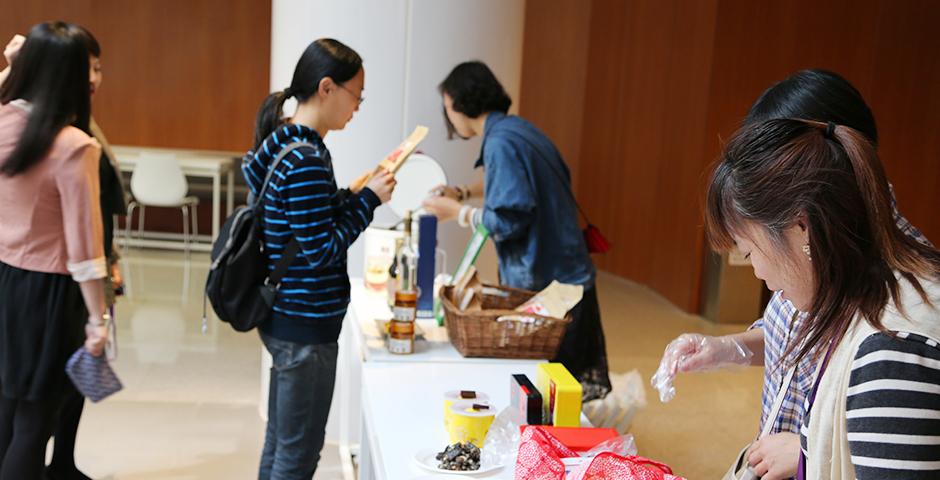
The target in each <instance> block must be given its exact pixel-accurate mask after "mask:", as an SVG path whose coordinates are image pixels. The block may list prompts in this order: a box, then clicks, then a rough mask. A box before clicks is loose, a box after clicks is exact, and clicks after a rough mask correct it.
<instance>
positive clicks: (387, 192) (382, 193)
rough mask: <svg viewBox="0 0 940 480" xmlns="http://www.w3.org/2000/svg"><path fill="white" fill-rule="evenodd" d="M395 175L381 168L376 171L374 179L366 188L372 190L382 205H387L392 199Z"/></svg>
mask: <svg viewBox="0 0 940 480" xmlns="http://www.w3.org/2000/svg"><path fill="white" fill-rule="evenodd" d="M395 183H396V182H395V175H393V174H392V173H391V172H389V171H388V170H386V169H384V168H382V167H379V168H377V169H376V171H375V174H374V175H372V179H371V180H369V183H367V184H366V188H368V189H369V190H372V193H374V194H375V195H376V196H377V197H379V200H381V201H382V203H387V202H388V201H389V200H391V198H392V192H393V191H394V190H395Z"/></svg>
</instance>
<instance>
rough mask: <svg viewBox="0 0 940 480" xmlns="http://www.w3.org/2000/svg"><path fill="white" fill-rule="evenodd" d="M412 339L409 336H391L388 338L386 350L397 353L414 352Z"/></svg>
mask: <svg viewBox="0 0 940 480" xmlns="http://www.w3.org/2000/svg"><path fill="white" fill-rule="evenodd" d="M414 350H415V344H414V339H411V338H405V339H401V338H391V337H389V339H388V351H389V352H391V353H397V354H409V353H414Z"/></svg>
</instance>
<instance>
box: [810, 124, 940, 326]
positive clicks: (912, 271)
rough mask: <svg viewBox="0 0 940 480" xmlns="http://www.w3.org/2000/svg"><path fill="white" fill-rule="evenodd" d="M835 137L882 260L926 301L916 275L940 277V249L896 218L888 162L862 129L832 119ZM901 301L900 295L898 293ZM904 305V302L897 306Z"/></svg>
mask: <svg viewBox="0 0 940 480" xmlns="http://www.w3.org/2000/svg"><path fill="white" fill-rule="evenodd" d="M829 125H832V127H827V132H828V131H829V130H832V135H830V136H828V137H831V139H832V140H834V141H836V142H838V143H839V145H840V146H841V148H842V149H843V150H844V151H845V155H846V158H847V159H848V161H849V162H850V163H851V165H852V171H853V172H854V174H855V181H856V183H857V185H858V189H859V192H860V193H861V197H862V200H863V201H864V202H865V208H866V210H867V212H868V222H869V228H870V229H871V232H872V236H873V241H874V243H875V245H876V247H877V249H878V251H879V252H880V254H881V257H882V259H883V260H884V262H885V263H886V264H887V266H888V267H889V268H891V270H892V271H899V272H901V274H902V275H903V276H904V277H905V278H907V279H908V280H909V281H911V284H913V285H914V288H915V289H916V290H917V291H918V292H919V293H920V294H921V296H922V297H923V299H924V301H929V300H928V299H927V297H926V293H925V292H924V290H923V288H922V287H921V285H920V282H918V281H916V277H920V278H930V279H940V278H938V277H940V252H938V251H937V250H935V249H934V248H931V247H929V246H925V245H923V244H921V243H920V242H918V241H916V240H914V239H912V238H910V237H909V236H907V235H906V234H904V233H903V232H901V230H900V229H899V228H898V226H897V223H896V222H895V220H894V208H893V203H894V201H893V197H892V194H891V188H890V186H889V185H888V181H887V175H886V174H885V171H884V165H882V163H881V162H880V161H879V160H878V154H877V152H876V151H875V147H874V145H872V144H871V143H870V142H869V141H868V140H866V138H865V137H864V136H863V135H862V134H861V133H860V132H858V131H856V130H853V129H851V128H847V127H844V126H834V124H832V123H831V122H830V123H829ZM894 297H895V302H896V303H897V300H898V298H897V295H894ZM897 306H898V307H900V305H897Z"/></svg>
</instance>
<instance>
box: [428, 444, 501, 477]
mask: <svg viewBox="0 0 940 480" xmlns="http://www.w3.org/2000/svg"><path fill="white" fill-rule="evenodd" d="M440 452H441V451H440V450H435V449H433V448H425V449H424V450H421V451H419V452H418V453H416V454H415V463H417V464H418V466H419V467H421V468H423V469H425V470H428V471H430V472H434V473H441V474H447V475H467V476H473V475H484V474H487V473H490V472H495V471H496V470H499V469H500V468H503V466H502V465H490V466H483V465H481V466H480V469H479V470H472V471H466V472H461V471H456V470H443V469H440V468H437V465H438V464H440V463H441V462H439V461H437V458H435V457H437V454H438V453H440Z"/></svg>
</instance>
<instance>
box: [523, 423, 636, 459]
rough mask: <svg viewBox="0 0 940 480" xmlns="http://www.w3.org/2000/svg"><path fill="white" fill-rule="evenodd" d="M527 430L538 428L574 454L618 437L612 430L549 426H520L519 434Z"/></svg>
mask: <svg viewBox="0 0 940 480" xmlns="http://www.w3.org/2000/svg"><path fill="white" fill-rule="evenodd" d="M527 428H540V429H542V430H543V431H545V433H548V434H550V435H552V436H553V437H555V438H557V439H558V441H559V442H561V443H563V444H564V445H565V446H566V447H568V448H570V449H572V450H574V451H576V452H587V451H589V450H590V449H592V448H594V447H596V446H597V445H599V444H601V443H603V442H604V441H606V440H610V439H614V438H618V437H620V434H618V433H617V431H616V430H614V429H613V428H589V427H552V426H549V425H522V426H520V427H519V430H520V431H521V432H524V431H525V429H527Z"/></svg>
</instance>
